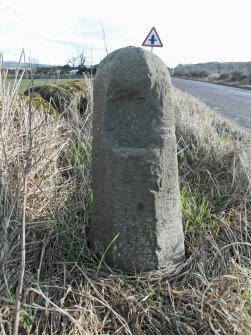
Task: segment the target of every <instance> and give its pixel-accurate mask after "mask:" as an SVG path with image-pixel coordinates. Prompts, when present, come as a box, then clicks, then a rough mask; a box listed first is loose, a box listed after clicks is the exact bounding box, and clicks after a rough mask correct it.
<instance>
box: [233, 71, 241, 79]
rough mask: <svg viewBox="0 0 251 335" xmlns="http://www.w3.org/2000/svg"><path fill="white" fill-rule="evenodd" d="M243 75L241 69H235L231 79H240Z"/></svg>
mask: <svg viewBox="0 0 251 335" xmlns="http://www.w3.org/2000/svg"><path fill="white" fill-rule="evenodd" d="M241 76H242V73H241V72H240V71H234V72H233V73H232V77H231V80H232V81H240V78H241Z"/></svg>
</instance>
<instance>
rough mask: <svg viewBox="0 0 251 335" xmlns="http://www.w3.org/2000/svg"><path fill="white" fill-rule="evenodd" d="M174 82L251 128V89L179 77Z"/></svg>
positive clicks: (180, 87) (225, 114)
mask: <svg viewBox="0 0 251 335" xmlns="http://www.w3.org/2000/svg"><path fill="white" fill-rule="evenodd" d="M172 84H173V85H174V86H175V87H177V88H178V89H180V90H182V91H186V92H187V93H189V94H192V95H194V96H196V97H198V98H200V100H202V101H204V102H205V103H206V104H207V105H208V106H210V107H212V108H213V109H215V110H217V111H219V112H220V113H222V114H223V115H224V116H226V117H227V118H230V119H232V120H235V121H236V122H237V123H239V124H240V125H241V126H243V127H245V128H249V129H250V130H251V90H245V89H241V88H235V87H229V86H223V85H217V84H210V83H204V82H200V81H193V80H185V79H178V78H172Z"/></svg>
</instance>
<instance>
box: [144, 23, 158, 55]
mask: <svg viewBox="0 0 251 335" xmlns="http://www.w3.org/2000/svg"><path fill="white" fill-rule="evenodd" d="M142 46H143V47H151V52H153V48H154V47H158V48H162V47H163V43H162V42H161V39H160V37H159V35H158V33H157V30H156V29H155V27H152V29H151V30H150V32H149V33H148V35H147V36H146V38H145V40H144V42H143V43H142Z"/></svg>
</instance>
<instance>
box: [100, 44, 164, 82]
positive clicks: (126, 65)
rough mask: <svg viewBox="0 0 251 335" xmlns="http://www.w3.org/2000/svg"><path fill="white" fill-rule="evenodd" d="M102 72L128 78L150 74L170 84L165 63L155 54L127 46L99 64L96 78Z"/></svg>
mask: <svg viewBox="0 0 251 335" xmlns="http://www.w3.org/2000/svg"><path fill="white" fill-rule="evenodd" d="M101 71H102V73H103V74H105V72H106V71H107V72H109V73H110V74H111V73H112V72H113V71H115V74H116V72H119V75H120V76H122V75H123V73H125V75H126V76H127V77H128V76H129V77H130V75H131V76H134V77H136V76H137V75H139V76H143V75H144V74H150V75H151V76H153V75H154V74H155V75H158V76H160V75H161V76H162V77H165V78H166V81H167V82H168V83H169V82H170V76H169V72H168V70H167V66H166V65H165V63H164V62H163V61H162V60H161V59H160V58H159V57H158V56H156V55H155V54H153V53H151V52H150V51H148V50H145V49H143V48H140V47H135V46H128V47H124V48H120V49H117V50H115V51H113V52H111V53H110V54H108V55H107V56H106V57H105V58H104V59H103V60H102V61H101V62H100V64H99V67H98V71H97V75H96V77H97V76H99V73H100V72H101Z"/></svg>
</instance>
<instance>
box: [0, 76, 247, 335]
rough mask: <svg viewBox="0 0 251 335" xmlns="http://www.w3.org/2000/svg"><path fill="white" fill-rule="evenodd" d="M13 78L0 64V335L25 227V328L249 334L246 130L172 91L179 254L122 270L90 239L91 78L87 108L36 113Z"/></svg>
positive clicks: (6, 323) (9, 314)
mask: <svg viewBox="0 0 251 335" xmlns="http://www.w3.org/2000/svg"><path fill="white" fill-rule="evenodd" d="M19 85H20V83H18V82H14V84H13V85H12V86H8V85H7V80H6V76H5V74H4V73H1V75H0V116H1V128H0V158H1V159H0V164H1V165H0V171H1V181H0V333H1V334H11V332H12V328H13V315H14V311H15V309H16V301H17V297H16V289H17V286H18V282H19V280H20V250H21V242H20V241H21V240H20V235H21V233H20V231H21V227H23V228H24V232H25V255H26V260H25V273H24V281H23V290H22V295H21V309H20V327H19V328H20V332H21V333H22V334H67V335H68V334H90V335H92V334H100V335H101V334H102V335H104V334H117V335H118V334H121V335H122V334H123V335H124V334H136V335H139V334H175V335H176V334H177V335H178V334H179V335H180V334H182V335H188V334H198V335H199V334H244V335H248V334H250V332H251V282H250V277H251V200H250V198H251V197H250V192H251V170H250V165H251V142H250V133H246V132H245V131H244V130H242V129H241V128H237V127H236V126H235V125H233V124H231V123H230V122H229V121H226V120H224V119H223V118H221V117H219V116H218V115H216V114H215V113H214V112H213V111H212V110H210V109H209V108H208V107H207V106H206V105H204V104H203V103H201V102H200V101H198V100H196V99H195V98H193V97H191V96H189V95H186V94H183V93H181V92H180V91H178V90H176V89H173V95H174V108H175V116H176V135H177V142H178V159H179V176H180V187H181V198H182V207H183V224H184V231H185V238H186V240H185V243H186V260H185V262H184V263H182V264H178V265H177V266H175V267H173V268H168V269H165V270H161V271H152V272H148V273H142V274H141V275H138V276H132V275H126V274H122V273H120V272H119V271H115V270H113V269H111V268H109V267H108V266H107V265H106V264H105V263H104V264H103V263H102V264H101V262H100V260H99V259H96V257H95V255H93V254H92V251H91V250H90V249H89V247H88V227H89V224H90V212H91V208H92V202H93V197H92V189H91V171H90V162H91V142H92V137H91V133H92V131H91V124H92V122H91V121H92V83H91V81H90V80H88V79H86V85H85V86H86V87H87V88H88V90H87V91H86V92H85V94H86V97H87V99H88V105H87V108H86V111H85V113H84V114H83V115H80V114H79V111H78V110H77V108H74V104H71V108H70V110H69V111H67V113H66V114H65V115H64V116H60V115H54V114H50V113H48V111H46V112H43V110H42V108H40V110H36V109H34V108H33V107H32V105H31V104H29V102H27V101H24V100H22V99H20V97H19V96H18V94H17V92H18V91H19ZM66 115H67V116H66ZM24 214H25V215H24Z"/></svg>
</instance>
